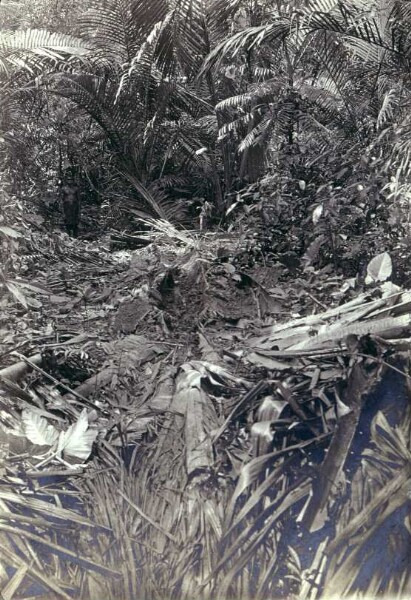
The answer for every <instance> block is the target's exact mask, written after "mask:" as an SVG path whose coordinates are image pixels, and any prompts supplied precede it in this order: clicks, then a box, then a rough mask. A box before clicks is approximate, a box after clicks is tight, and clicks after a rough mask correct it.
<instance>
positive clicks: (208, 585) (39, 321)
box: [0, 222, 411, 600]
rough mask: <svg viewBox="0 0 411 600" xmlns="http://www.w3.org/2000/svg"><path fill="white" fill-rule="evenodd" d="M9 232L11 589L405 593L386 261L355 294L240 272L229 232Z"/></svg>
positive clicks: (55, 593)
mask: <svg viewBox="0 0 411 600" xmlns="http://www.w3.org/2000/svg"><path fill="white" fill-rule="evenodd" d="M7 227H8V226H7ZM12 231H14V234H13V233H11V232H12ZM2 234H3V236H4V237H3V239H4V241H5V243H7V244H8V250H9V251H13V252H17V244H19V250H18V251H19V252H20V251H21V249H22V248H24V253H23V254H22V258H21V265H24V267H22V268H21V272H22V275H23V274H24V276H21V275H18V274H17V273H13V276H12V277H11V276H10V275H11V273H12V272H11V271H10V272H9V274H8V276H7V277H8V278H6V277H4V279H3V288H2V290H3V291H2V297H1V305H2V310H3V314H6V315H7V320H5V319H3V320H2V322H1V328H2V334H3V335H2V340H3V341H2V345H1V347H0V354H1V358H2V365H3V369H2V370H0V380H1V389H2V392H1V397H0V399H1V413H0V415H1V424H2V426H1V479H2V486H1V489H2V491H1V492H0V501H1V504H2V508H3V517H2V522H1V523H0V535H1V541H2V558H3V562H2V571H0V579H1V582H2V593H3V596H4V597H6V598H12V597H13V595H14V594H15V593H17V592H18V597H29V596H30V595H33V594H35V593H41V594H42V595H43V596H45V597H49V598H54V597H56V598H60V597H61V598H72V597H81V598H90V599H94V598H108V599H110V598H111V599H113V600H114V599H116V600H117V599H118V598H125V599H126V598H129V599H130V600H131V599H135V598H147V599H149V598H164V599H168V598H171V597H173V598H181V599H182V598H187V599H189V598H194V597H195V598H204V599H207V598H215V597H218V598H261V599H263V598H293V597H294V598H307V599H314V598H321V597H327V598H329V597H332V596H333V595H335V596H338V595H339V594H344V595H348V594H357V595H358V596H357V597H361V594H363V595H373V594H377V593H382V592H384V593H392V594H394V593H395V594H397V595H398V596H399V597H401V596H402V597H406V596H407V594H409V592H410V585H411V581H410V573H409V569H408V567H407V564H406V562H401V560H400V559H399V557H404V556H406V555H407V551H408V550H407V547H408V542H409V531H410V523H409V515H408V512H407V508H408V506H409V477H410V474H409V464H410V451H411V442H410V440H411V436H410V422H411V421H410V413H409V400H408V382H409V379H410V375H409V374H408V372H409V370H408V369H409V367H408V362H407V352H408V348H409V339H408V331H409V327H410V317H409V314H408V313H409V306H410V302H411V292H409V291H407V290H403V289H402V288H400V287H398V286H396V285H394V284H392V283H391V282H389V281H386V282H385V283H381V281H382V280H384V279H387V278H389V269H390V266H389V262H390V258H389V255H387V254H385V255H381V257H377V259H376V260H374V263H373V264H371V263H370V264H369V268H368V276H369V277H370V278H371V283H370V282H369V283H368V285H365V282H364V281H363V283H362V284H361V285H362V286H363V291H361V290H360V289H358V286H359V285H360V284H359V283H358V280H357V281H355V280H349V279H348V280H347V279H344V278H343V276H334V277H330V275H329V274H328V272H327V269H324V270H323V272H321V271H317V272H316V273H315V276H314V275H313V273H312V272H310V270H308V271H305V272H304V271H303V270H298V271H296V268H289V267H286V266H285V265H284V264H282V263H281V262H280V261H276V262H275V263H274V264H272V265H270V264H268V263H267V264H265V265H261V264H257V265H252V266H249V265H246V264H244V263H243V262H241V260H240V261H238V260H236V258H238V255H240V256H241V252H242V249H241V246H242V243H243V242H242V239H241V238H239V236H238V235H237V233H229V232H225V233H224V232H222V233H218V234H212V233H205V232H204V233H201V232H197V233H190V232H181V231H178V230H176V229H175V228H174V227H172V226H171V225H170V224H167V223H166V222H160V223H159V224H157V225H156V226H155V229H154V232H153V233H151V234H147V236H148V237H150V238H151V239H150V240H149V241H151V243H150V244H149V245H148V246H147V247H146V248H144V249H140V250H139V251H135V252H127V251H121V252H114V253H110V252H109V250H108V243H107V249H104V246H103V247H102V245H101V242H99V244H97V243H93V242H85V241H73V240H71V239H70V238H68V237H67V236H66V235H63V234H58V233H56V234H53V235H52V236H49V237H47V238H45V237H44V235H43V233H42V232H39V233H31V234H28V233H27V231H26V232H25V231H24V230H22V229H21V228H19V227H18V225H17V229H15V230H14V229H10V230H9V229H7V228H3V230H2ZM50 248H52V252H50ZM283 262H284V261H283ZM290 315H291V320H290ZM390 394H391V395H390ZM392 395H394V396H395V401H393V398H392ZM387 531H389V533H386V532H387ZM381 536H388V537H387V538H386V539H387V544H386V545H385V546H384V556H381V554H379V553H378V540H379V539H381ZM386 552H388V553H389V554H390V556H391V559H390V561H387V560H386ZM360 556H361V560H359V557H360ZM394 558H398V560H394ZM388 563H389V564H390V568H389V569H388V568H387V564H388ZM393 564H394V565H395V566H394V567H393V566H392V565H393ZM10 577H11V578H10Z"/></svg>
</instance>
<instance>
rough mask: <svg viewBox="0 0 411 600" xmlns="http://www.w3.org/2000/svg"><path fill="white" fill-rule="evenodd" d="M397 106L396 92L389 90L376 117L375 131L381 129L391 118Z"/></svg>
mask: <svg viewBox="0 0 411 600" xmlns="http://www.w3.org/2000/svg"><path fill="white" fill-rule="evenodd" d="M397 105H398V95H397V91H396V90H395V89H391V90H389V91H388V92H387V93H386V94H385V95H384V98H383V101H382V105H381V108H380V111H379V113H378V116H377V129H381V127H383V125H385V123H386V122H387V121H388V120H391V119H392V118H393V116H394V111H395V108H396V107H397Z"/></svg>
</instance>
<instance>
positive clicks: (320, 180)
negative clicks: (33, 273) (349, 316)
mask: <svg viewBox="0 0 411 600" xmlns="http://www.w3.org/2000/svg"><path fill="white" fill-rule="evenodd" d="M46 4H47V3H44V7H43V8H44V9H45V7H46ZM63 5H64V10H65V11H66V12H67V11H68V12H69V10H70V3H68V1H66V2H63V3H62V6H63ZM52 8H53V7H52ZM78 9H79V8H78V5H77V4H76V3H73V10H74V11H78ZM13 10H14V12H13ZM53 10H54V13H55V7H54V8H53ZM53 10H51V13H53ZM2 11H3V15H5V16H3V22H4V25H5V26H8V27H9V30H13V31H12V32H11V31H3V32H2V34H1V35H2V38H1V40H0V42H1V43H0V50H1V53H0V66H1V67H2V71H3V75H2V79H3V81H4V83H5V86H6V90H7V92H8V93H7V94H6V96H5V99H4V100H3V108H4V110H3V117H2V131H3V134H2V135H3V153H4V155H5V164H6V165H8V167H6V173H7V174H8V178H9V180H10V181H11V182H12V187H13V192H14V193H16V192H18V193H21V194H23V195H24V196H25V198H28V199H32V200H34V201H35V202H36V203H37V204H38V205H41V206H42V208H43V211H44V210H45V211H46V212H47V208H49V207H50V204H53V202H54V200H55V199H56V197H57V196H58V182H59V181H61V180H64V179H65V178H66V177H67V176H70V177H74V178H75V179H76V180H77V182H78V184H79V186H80V188H81V192H82V197H83V200H84V201H85V202H86V203H87V202H92V203H93V202H98V203H99V204H101V203H103V206H105V207H106V211H105V213H104V214H106V215H108V216H110V217H111V220H110V221H109V222H110V223H114V224H116V225H117V226H119V227H120V228H122V227H126V228H127V227H128V228H130V229H133V225H132V223H133V219H138V218H139V217H141V216H144V215H150V214H151V215H153V216H157V217H161V218H168V219H172V220H175V221H177V222H178V221H180V222H184V223H186V224H190V225H191V226H192V225H194V226H197V221H196V216H198V214H199V212H201V210H202V211H203V213H204V212H207V214H208V215H209V216H210V217H211V218H210V219H209V223H210V224H212V223H216V222H218V223H224V222H227V221H229V222H231V223H232V220H233V219H234V220H235V219H236V216H237V215H238V212H236V210H234V209H236V206H237V204H238V202H240V204H243V205H245V204H247V205H248V209H249V208H250V204H251V206H252V207H253V210H254V209H255V211H256V212H258V211H259V209H260V206H261V201H263V204H264V211H263V213H264V216H263V217H262V220H261V219H260V220H258V219H257V221H254V222H252V221H250V223H251V227H252V228H257V229H258V230H260V229H261V230H262V232H261V236H262V239H260V240H258V241H257V245H256V248H254V249H253V250H252V253H254V254H256V255H259V256H261V255H265V254H266V253H267V252H268V254H270V251H271V253H273V254H274V255H278V254H280V255H281V254H284V253H285V252H289V251H292V252H294V253H296V254H297V255H298V256H297V258H298V261H300V260H301V259H302V260H303V264H304V265H305V266H311V265H313V266H314V265H316V266H321V265H324V264H328V263H329V264H332V265H333V266H334V267H336V268H342V269H343V270H344V272H345V273H346V274H350V273H351V274H353V275H355V274H356V273H357V272H358V270H361V268H362V266H363V265H364V264H365V263H366V261H367V259H368V258H369V257H370V255H372V254H373V253H375V250H376V249H377V250H384V249H385V250H391V251H392V250H394V249H396V250H395V251H396V252H398V255H399V257H400V256H401V255H402V253H403V247H402V246H401V247H398V244H403V239H402V238H404V236H405V237H406V238H407V236H408V225H407V223H408V221H409V210H408V203H409V196H410V189H409V185H408V183H407V173H408V170H409V162H410V141H409V140H410V135H409V134H410V117H409V115H410V114H411V111H410V110H409V109H410V89H409V85H410V84H409V75H410V43H409V31H410V29H411V28H410V20H411V16H410V11H409V8H408V4H407V2H404V1H401V0H375V1H373V2H366V3H365V2H362V1H359V0H351V1H347V2H333V1H331V0H313V1H310V2H307V3H304V4H303V5H302V6H300V5H299V3H289V2H275V3H274V2H272V3H271V2H268V1H267V2H264V3H257V2H251V3H249V2H242V1H241V0H239V1H236V2H229V1H223V0H214V1H213V2H211V3H207V4H205V3H203V2H200V1H198V0H196V1H194V0H193V1H186V2H174V1H171V0H156V1H155V2H153V3H150V6H149V7H148V6H147V4H146V3H145V2H142V1H141V0H123V1H122V2H117V1H116V2H115V1H114V0H113V1H111V0H107V1H106V2H104V3H103V4H101V3H94V2H92V1H90V2H89V3H88V4H87V5H86V7H85V10H84V11H82V12H81V15H80V18H79V19H78V20H77V21H76V23H75V25H74V24H73V28H72V32H71V33H72V36H71V37H70V36H68V35H67V33H64V34H59V33H54V34H48V33H47V32H45V31H41V30H31V31H30V30H26V31H23V30H22V29H19V28H18V26H20V27H25V26H27V25H35V26H38V25H40V24H41V23H40V22H39V13H38V12H37V13H36V14H34V13H33V12H32V13H30V11H29V13H28V15H27V14H26V16H25V18H23V13H22V11H20V13H17V14H16V12H15V8H13V5H12V4H11V3H10V4H8V3H6V4H5V5H3V6H2ZM44 12H47V11H46V10H44ZM49 12H50V11H49ZM54 13H53V14H54ZM73 14H75V12H74V13H73ZM27 20H29V21H30V22H27ZM49 20H50V16H48V17H46V16H45V20H44V24H45V25H49ZM16 27H17V29H16ZM66 30H67V29H66ZM73 36H74V37H73ZM267 173H268V174H269V175H268V176H267ZM262 177H263V181H262V183H261V185H260V186H259V187H257V189H256V188H253V191H254V192H256V191H257V194H254V199H253V200H252V201H251V203H250V200H249V198H250V194H249V190H246V193H245V197H244V198H243V197H242V194H241V193H240V196H235V193H236V192H238V191H241V190H244V189H245V188H246V187H247V185H248V184H250V183H253V182H258V181H259V180H260V179H261V178H262ZM247 198H248V199H247ZM233 205H235V206H233ZM204 207H205V208H204ZM209 207H211V208H209ZM107 211H108V212H107ZM267 211H268V213H270V214H271V217H269V218H267V214H266V213H267ZM228 215H230V217H229V218H228ZM307 225H308V227H307ZM134 227H135V225H134ZM264 228H265V229H268V230H269V232H270V233H269V234H266V233H265V232H264V231H263V230H264ZM394 230H395V232H396V233H395V234H394V235H393V234H392V232H393V231H394ZM252 233H253V232H252ZM285 234H289V235H290V241H291V240H293V238H298V239H299V244H298V247H297V248H296V247H295V244H294V242H292V243H290V244H289V245H288V246H287V243H286V241H285ZM364 235H366V236H368V237H367V238H364ZM261 236H260V237H261ZM405 243H407V242H405ZM377 246H379V248H376V247H377ZM381 246H384V247H381ZM400 262H401V261H400ZM405 275H406V273H405Z"/></svg>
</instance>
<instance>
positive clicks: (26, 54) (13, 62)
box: [0, 29, 90, 73]
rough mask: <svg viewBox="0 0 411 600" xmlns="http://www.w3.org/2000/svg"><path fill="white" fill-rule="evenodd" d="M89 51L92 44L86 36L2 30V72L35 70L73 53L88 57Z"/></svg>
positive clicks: (0, 62)
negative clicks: (20, 69)
mask: <svg viewBox="0 0 411 600" xmlns="http://www.w3.org/2000/svg"><path fill="white" fill-rule="evenodd" d="M89 52H90V47H87V44H86V43H85V42H84V41H83V40H81V39H79V38H76V37H74V36H70V35H66V34H61V33H50V32H49V31H46V30H44V29H28V30H17V31H11V32H10V31H2V32H0V72H5V73H8V72H9V71H10V70H13V69H14V68H23V69H24V68H26V69H28V70H30V71H31V72H35V70H38V69H39V68H41V67H43V66H44V65H46V66H47V65H53V66H55V65H56V64H58V63H60V62H62V61H66V60H68V59H70V58H71V57H78V58H85V57H86V56H87V54H89Z"/></svg>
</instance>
